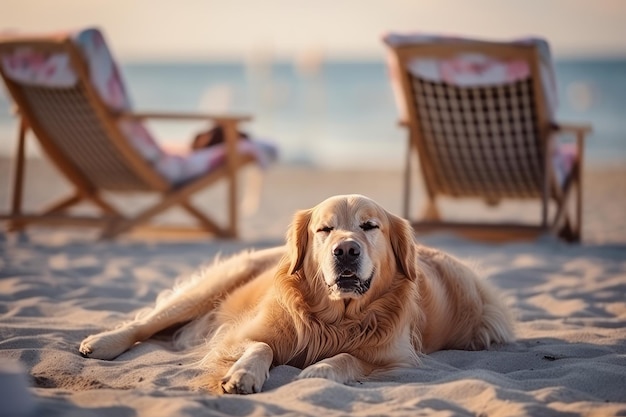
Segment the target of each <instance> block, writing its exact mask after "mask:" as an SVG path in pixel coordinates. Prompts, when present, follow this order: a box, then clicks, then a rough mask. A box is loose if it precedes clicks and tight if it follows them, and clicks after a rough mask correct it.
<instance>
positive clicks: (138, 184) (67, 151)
mask: <svg viewBox="0 0 626 417" xmlns="http://www.w3.org/2000/svg"><path fill="white" fill-rule="evenodd" d="M19 88H20V90H21V92H22V94H23V97H24V99H25V100H26V101H27V105H28V108H29V111H30V112H31V114H32V115H33V116H34V120H36V121H37V124H38V126H39V127H40V128H41V129H42V130H43V131H45V132H46V136H47V137H48V138H49V139H50V140H51V141H52V142H53V143H54V146H56V147H57V148H58V149H59V150H60V152H61V153H62V154H63V155H64V157H65V158H66V160H67V161H68V162H69V163H71V164H72V165H73V166H74V168H76V169H77V170H78V171H79V172H80V173H81V174H82V175H83V176H84V177H85V178H86V179H87V180H88V181H89V182H90V183H91V184H93V185H94V186H95V187H97V188H100V189H106V190H116V191H129V190H150V189H152V187H150V186H149V185H148V184H147V183H146V182H145V181H144V180H143V179H142V178H141V177H139V176H138V175H137V174H136V171H135V170H133V168H132V167H131V166H130V165H129V163H128V161H127V160H126V159H125V158H124V157H123V155H122V154H121V153H120V151H119V150H118V149H117V148H116V147H115V145H114V143H113V142H112V141H111V138H110V136H109V134H108V132H107V129H106V127H105V124H104V123H105V122H104V121H103V120H102V118H101V117H100V116H99V115H98V114H97V113H96V112H95V109H94V108H93V106H92V103H91V102H90V101H89V99H88V97H87V96H86V94H85V91H84V86H83V85H82V82H78V83H77V84H76V85H75V86H73V87H70V88H60V87H40V86H31V85H24V84H19Z"/></svg>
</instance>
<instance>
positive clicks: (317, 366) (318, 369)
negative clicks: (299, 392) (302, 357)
mask: <svg viewBox="0 0 626 417" xmlns="http://www.w3.org/2000/svg"><path fill="white" fill-rule="evenodd" d="M297 378H298V379H305V378H324V379H330V380H331V381H335V382H340V383H344V382H345V381H344V380H343V378H341V377H340V375H339V374H338V372H337V370H336V369H335V368H334V367H333V366H332V365H330V364H328V363H324V362H318V363H314V364H313V365H310V366H307V367H306V368H304V369H303V370H302V372H300V374H298V377H297Z"/></svg>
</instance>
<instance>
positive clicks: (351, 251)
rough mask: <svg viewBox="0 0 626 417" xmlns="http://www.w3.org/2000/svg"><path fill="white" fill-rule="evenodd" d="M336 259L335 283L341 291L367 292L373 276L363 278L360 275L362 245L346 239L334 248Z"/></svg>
mask: <svg viewBox="0 0 626 417" xmlns="http://www.w3.org/2000/svg"><path fill="white" fill-rule="evenodd" d="M332 251H333V258H334V259H335V271H336V278H335V285H337V289H339V291H341V292H352V293H357V294H363V293H365V292H366V291H367V290H368V289H369V286H370V282H371V279H370V278H371V277H368V278H367V279H366V280H363V279H362V277H361V276H360V275H359V272H360V264H361V245H359V243H358V242H356V241H354V240H351V239H346V240H344V241H341V242H339V243H337V244H335V245H334V246H333V248H332Z"/></svg>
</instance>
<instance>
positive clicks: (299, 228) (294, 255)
mask: <svg viewBox="0 0 626 417" xmlns="http://www.w3.org/2000/svg"><path fill="white" fill-rule="evenodd" d="M312 212H313V210H311V209H309V210H300V211H298V212H297V213H296V214H295V215H294V216H293V221H292V223H291V226H290V227H289V231H288V232H287V256H288V257H289V259H290V261H291V265H290V267H289V273H290V274H293V273H295V272H296V271H298V270H299V269H300V268H302V263H303V262H304V256H305V255H306V249H307V245H308V244H309V222H310V221H311V213H312Z"/></svg>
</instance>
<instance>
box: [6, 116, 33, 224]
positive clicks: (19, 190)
mask: <svg viewBox="0 0 626 417" xmlns="http://www.w3.org/2000/svg"><path fill="white" fill-rule="evenodd" d="M27 130H28V125H27V124H26V121H25V120H24V118H23V117H22V118H20V126H19V132H18V142H17V153H16V155H15V171H14V174H13V200H12V202H11V215H12V216H19V215H20V214H21V213H22V196H23V190H24V166H25V164H26V132H27ZM23 229H24V224H23V223H22V222H19V221H11V222H9V227H8V230H9V231H11V232H17V231H20V230H23Z"/></svg>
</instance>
